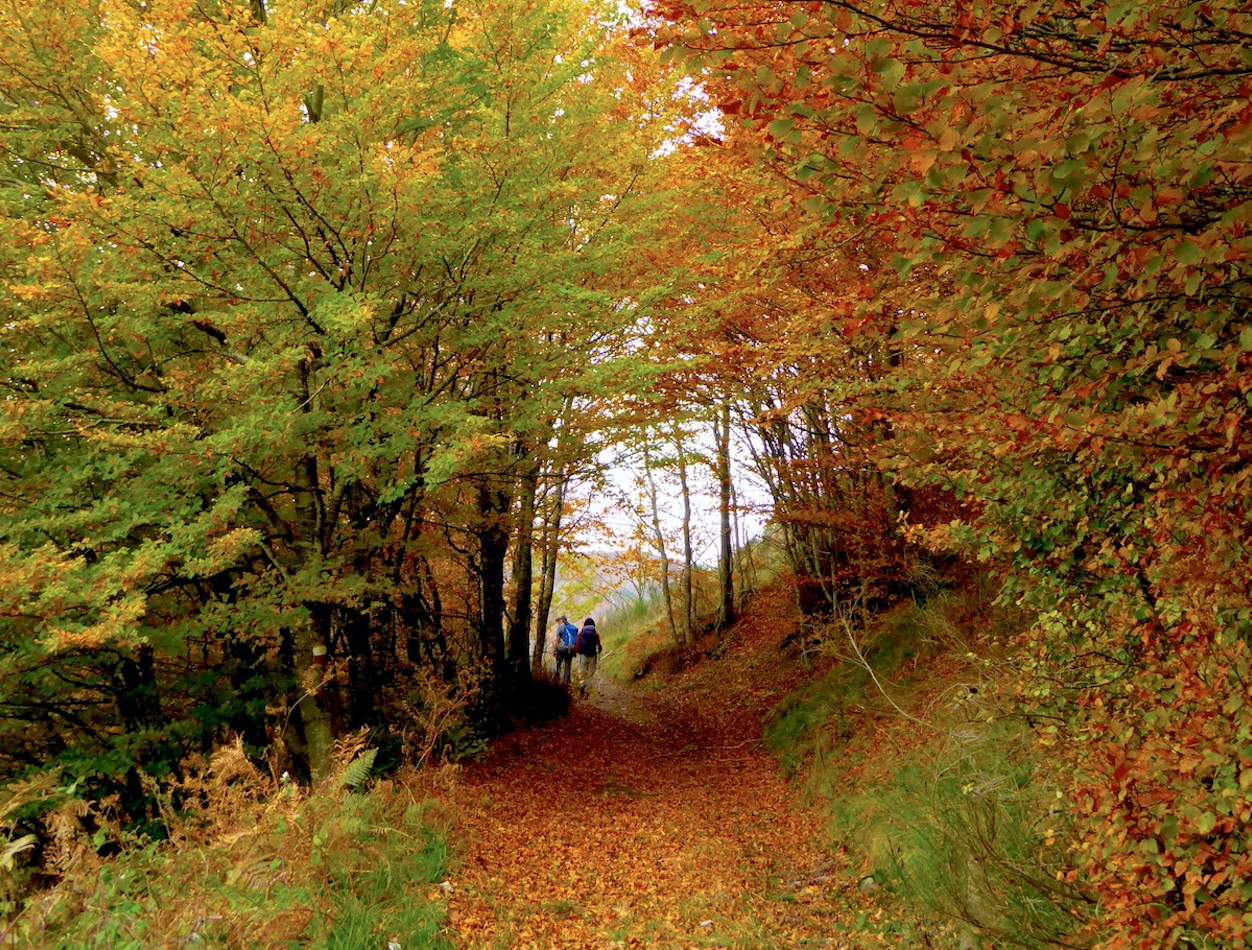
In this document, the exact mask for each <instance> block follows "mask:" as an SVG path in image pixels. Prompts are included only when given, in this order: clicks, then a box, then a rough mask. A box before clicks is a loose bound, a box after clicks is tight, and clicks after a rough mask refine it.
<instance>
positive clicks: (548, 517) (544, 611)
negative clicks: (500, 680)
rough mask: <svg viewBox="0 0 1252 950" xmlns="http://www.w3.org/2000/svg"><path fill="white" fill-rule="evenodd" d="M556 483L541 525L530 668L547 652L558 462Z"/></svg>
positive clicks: (561, 487)
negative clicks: (538, 580)
mask: <svg viewBox="0 0 1252 950" xmlns="http://www.w3.org/2000/svg"><path fill="white" fill-rule="evenodd" d="M554 475H555V478H556V485H555V486H554V488H553V500H552V502H551V505H550V506H549V507H548V509H547V511H546V512H545V517H544V525H543V553H542V555H541V557H542V566H541V568H540V582H539V605H538V607H537V609H536V612H535V621H536V622H535V654H534V657H533V658H532V659H531V667H530V668H531V671H532V672H535V673H538V672H539V671H540V670H542V669H543V661H544V657H545V656H546V655H547V632H548V614H549V612H550V611H551V610H552V597H553V594H554V593H555V592H556V569H557V555H558V554H559V552H560V543H561V519H562V516H563V515H564V513H565V472H564V469H563V468H562V466H561V465H560V463H559V462H558V463H557V467H556V469H555V470H554Z"/></svg>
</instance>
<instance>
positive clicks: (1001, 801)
mask: <svg viewBox="0 0 1252 950" xmlns="http://www.w3.org/2000/svg"><path fill="white" fill-rule="evenodd" d="M989 603H990V598H989V597H987V596H986V591H985V590H984V588H983V587H982V586H977V585H976V586H974V587H972V588H971V589H969V590H968V591H959V592H945V593H941V594H938V595H937V596H935V597H933V598H931V599H930V600H928V601H926V602H924V603H910V604H905V605H902V606H900V607H898V608H896V609H895V610H893V611H891V612H889V613H887V614H884V615H881V616H879V617H876V618H873V619H872V621H871V623H870V625H869V626H868V627H867V628H866V629H864V630H860V631H857V630H854V629H853V628H852V627H851V626H850V625H849V624H846V623H842V622H836V623H834V624H831V625H830V626H829V627H827V628H823V629H821V630H819V631H818V636H819V641H818V645H817V649H818V650H819V651H821V652H823V653H825V654H826V655H827V657H828V658H832V659H835V660H837V661H838V662H836V664H835V665H834V666H833V668H832V669H831V670H830V671H829V672H827V673H826V674H825V675H823V676H821V677H820V678H818V679H816V680H815V681H814V682H812V683H810V684H808V685H807V686H805V687H803V688H802V689H800V690H798V691H797V692H795V693H793V694H792V695H791V696H790V697H789V698H788V699H787V700H786V701H785V702H784V703H783V704H782V705H780V707H779V708H778V711H777V713H776V715H775V717H774V720H773V722H772V723H771V724H770V726H769V729H768V733H767V743H768V745H769V746H770V748H772V749H773V750H774V752H775V753H776V754H777V755H778V756H779V758H780V760H781V761H782V763H783V765H784V767H786V768H787V769H789V770H790V771H792V772H793V773H797V774H799V775H802V776H803V777H804V778H805V780H806V782H807V784H808V787H809V789H810V790H811V791H813V792H815V793H817V795H818V796H820V797H821V798H823V799H824V800H825V801H826V807H827V808H828V809H829V813H830V816H831V822H832V832H833V835H832V837H833V841H834V842H835V843H837V846H839V847H846V848H848V849H850V850H851V852H852V853H853V854H854V855H855V856H856V860H858V861H859V862H860V863H861V865H862V867H863V868H864V870H865V872H866V873H868V874H872V875H873V877H874V879H875V881H876V882H877V883H878V884H879V885H880V886H881V887H883V888H884V889H885V890H886V891H887V892H888V893H890V894H892V895H894V897H895V898H896V899H899V900H902V901H903V906H906V907H909V908H911V909H912V910H913V912H914V913H915V914H916V921H915V922H913V923H910V922H909V921H908V920H907V919H905V918H902V917H900V916H899V915H896V918H895V923H894V924H893V926H896V927H905V928H906V929H907V928H908V927H915V928H917V929H918V932H924V933H925V934H926V935H927V937H926V939H927V943H928V945H933V946H934V947H936V948H947V947H956V946H971V945H976V941H977V940H979V939H986V940H989V941H990V942H989V943H988V944H987V945H988V946H1001V945H1008V944H1013V945H1018V946H1023V947H1040V948H1042V947H1046V946H1050V945H1054V942H1055V941H1057V940H1063V939H1064V938H1065V935H1066V934H1067V933H1068V932H1069V931H1071V930H1072V929H1073V921H1074V919H1075V917H1074V915H1073V913H1072V912H1073V910H1074V909H1075V908H1076V907H1077V903H1078V901H1080V900H1081V898H1080V897H1079V895H1077V894H1075V893H1070V892H1069V891H1068V890H1067V889H1066V886H1065V885H1064V884H1063V883H1060V880H1059V878H1058V875H1059V876H1061V877H1063V875H1064V872H1065V871H1066V870H1067V866H1066V862H1065V845H1066V841H1067V835H1066V830H1065V828H1064V827H1063V826H1062V825H1063V822H1062V819H1061V816H1060V814H1059V809H1058V808H1057V807H1056V797H1055V796H1056V791H1055V789H1056V787H1057V785H1056V783H1054V782H1053V781H1052V778H1051V776H1050V774H1049V770H1048V764H1047V762H1046V760H1044V759H1042V758H1041V757H1040V756H1039V755H1038V750H1037V749H1036V747H1035V745H1034V743H1033V736H1032V734H1031V733H1030V731H1029V730H1028V729H1026V728H1025V727H1024V726H1023V725H1022V724H1021V723H1019V722H1018V721H1017V720H1015V719H1014V718H1012V717H1011V716H1009V715H1006V713H1005V711H1004V710H1002V709H1001V708H1000V702H999V699H998V696H999V695H1000V691H1001V688H1002V687H1001V686H1000V684H998V683H997V682H996V679H995V675H994V669H993V668H992V667H990V666H988V665H985V664H983V663H981V662H980V661H977V660H975V659H974V654H975V653H980V654H983V655H989V654H997V653H998V652H999V651H1000V650H1002V649H1003V648H1004V646H1003V645H1004V643H1005V642H1006V641H1007V640H1008V637H1009V634H1010V633H1011V630H1012V624H1013V618H1012V617H1011V616H1006V615H1003V614H996V613H995V612H994V611H992V610H991V608H990V606H989ZM963 680H967V681H968V682H962V681H963ZM1004 706H1005V707H1006V709H1007V708H1008V706H1009V704H1008V703H1004Z"/></svg>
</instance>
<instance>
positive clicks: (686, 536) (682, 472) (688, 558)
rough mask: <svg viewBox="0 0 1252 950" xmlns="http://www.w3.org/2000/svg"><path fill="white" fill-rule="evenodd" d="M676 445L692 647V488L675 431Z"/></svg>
mask: <svg viewBox="0 0 1252 950" xmlns="http://www.w3.org/2000/svg"><path fill="white" fill-rule="evenodd" d="M674 445H675V447H676V448H677V449H678V483H679V485H680V487H681V488H682V498H683V574H682V584H683V600H684V605H683V606H684V609H683V645H684V646H686V647H690V646H691V645H692V644H694V643H695V641H696V637H695V616H696V605H695V600H694V593H693V592H694V587H693V584H692V573H693V571H694V565H693V564H692V560H693V556H692V550H691V489H690V487H689V486H688V484H687V452H686V450H685V449H684V448H683V443H682V433H680V432H675V433H674Z"/></svg>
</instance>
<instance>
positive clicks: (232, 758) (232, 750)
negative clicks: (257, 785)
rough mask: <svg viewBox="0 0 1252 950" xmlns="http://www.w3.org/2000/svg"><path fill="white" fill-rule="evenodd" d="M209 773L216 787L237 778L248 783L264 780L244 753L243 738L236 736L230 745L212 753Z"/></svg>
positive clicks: (259, 771)
mask: <svg viewBox="0 0 1252 950" xmlns="http://www.w3.org/2000/svg"><path fill="white" fill-rule="evenodd" d="M209 771H210V772H211V773H212V775H213V781H214V783H215V784H217V785H228V784H230V783H231V782H233V781H234V780H235V779H238V778H242V779H246V780H248V781H249V782H256V781H260V780H261V779H262V778H264V776H263V775H262V774H261V770H260V769H258V768H257V767H256V766H255V765H253V764H252V760H251V759H249V758H248V754H247V753H246V752H244V749H243V736H236V737H235V741H234V743H233V744H232V745H228V746H222V747H221V748H219V749H217V750H216V751H214V753H213V755H212V756H211V757H210V758H209Z"/></svg>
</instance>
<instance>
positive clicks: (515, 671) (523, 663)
mask: <svg viewBox="0 0 1252 950" xmlns="http://www.w3.org/2000/svg"><path fill="white" fill-rule="evenodd" d="M523 464H524V465H525V472H524V474H523V475H522V477H521V480H520V492H521V494H520V497H519V499H518V502H519V509H518V514H517V519H518V520H517V544H516V547H515V548H514V554H513V588H514V591H515V598H514V604H513V612H512V617H511V619H510V621H509V643H508V663H509V676H510V678H511V679H513V680H514V681H515V682H519V683H520V682H523V681H525V680H529V679H530V662H529V660H530V629H531V619H532V616H531V615H532V600H533V597H532V595H533V592H534V543H535V495H536V494H537V493H538V491H539V461H538V459H536V458H535V457H534V456H533V455H531V456H529V457H528V458H527V459H526V460H525V461H524V463H523Z"/></svg>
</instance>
